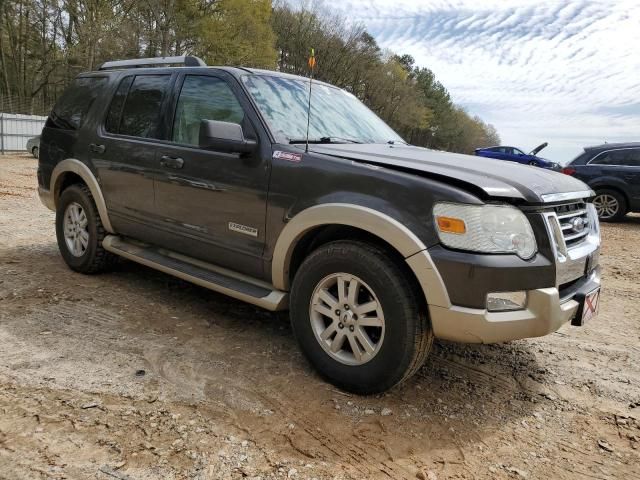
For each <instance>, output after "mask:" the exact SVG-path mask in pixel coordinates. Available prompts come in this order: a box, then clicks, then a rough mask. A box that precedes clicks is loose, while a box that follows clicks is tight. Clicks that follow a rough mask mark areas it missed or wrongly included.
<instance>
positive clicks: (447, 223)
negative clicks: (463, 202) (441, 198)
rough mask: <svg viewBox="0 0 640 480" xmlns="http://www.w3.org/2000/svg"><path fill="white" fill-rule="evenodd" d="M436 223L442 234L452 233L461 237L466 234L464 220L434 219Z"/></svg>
mask: <svg viewBox="0 0 640 480" xmlns="http://www.w3.org/2000/svg"><path fill="white" fill-rule="evenodd" d="M436 221H437V222H438V229H439V230H440V231H441V232H443V233H454V234H457V235H463V234H464V233H466V232H467V226H466V225H465V223H464V220H461V219H460V218H455V217H440V216H438V217H436Z"/></svg>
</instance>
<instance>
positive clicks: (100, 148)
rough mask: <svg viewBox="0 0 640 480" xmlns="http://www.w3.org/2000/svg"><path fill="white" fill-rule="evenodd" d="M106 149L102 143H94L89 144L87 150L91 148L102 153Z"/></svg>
mask: <svg viewBox="0 0 640 480" xmlns="http://www.w3.org/2000/svg"><path fill="white" fill-rule="evenodd" d="M106 149H107V147H105V146H104V145H98V144H96V143H90V144H89V150H91V151H92V152H94V153H104V152H105V150H106Z"/></svg>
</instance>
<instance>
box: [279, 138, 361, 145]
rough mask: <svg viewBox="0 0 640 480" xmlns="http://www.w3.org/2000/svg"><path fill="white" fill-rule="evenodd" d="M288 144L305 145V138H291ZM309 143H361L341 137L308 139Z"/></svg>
mask: <svg viewBox="0 0 640 480" xmlns="http://www.w3.org/2000/svg"><path fill="white" fill-rule="evenodd" d="M289 143H291V144H294V143H307V139H306V138H292V139H290V140H289ZM309 143H362V142H359V141H358V140H353V139H352V138H343V137H320V138H310V139H309Z"/></svg>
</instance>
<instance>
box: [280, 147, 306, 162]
mask: <svg viewBox="0 0 640 480" xmlns="http://www.w3.org/2000/svg"><path fill="white" fill-rule="evenodd" d="M273 158H274V159H279V160H286V161H287V162H295V163H298V162H301V161H302V154H301V153H293V152H283V151H281V150H276V151H275V152H273Z"/></svg>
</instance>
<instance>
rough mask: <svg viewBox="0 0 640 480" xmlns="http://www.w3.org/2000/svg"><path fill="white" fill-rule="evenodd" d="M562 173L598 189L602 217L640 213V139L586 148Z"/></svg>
mask: <svg viewBox="0 0 640 480" xmlns="http://www.w3.org/2000/svg"><path fill="white" fill-rule="evenodd" d="M562 173H565V174H567V175H571V176H572V177H576V178H577V179H579V180H582V181H583V182H584V183H586V184H587V185H589V186H590V187H591V188H592V189H593V190H594V191H595V192H596V196H595V198H594V199H593V205H594V206H595V207H596V211H597V212H598V216H599V217H600V220H602V221H605V222H616V221H620V220H622V219H623V218H624V216H625V215H626V214H627V213H629V212H640V142H635V143H605V144H603V145H598V146H595V147H586V148H585V149H584V152H583V153H581V154H580V155H578V156H577V157H576V158H575V159H573V160H572V161H571V162H569V163H568V164H567V166H566V167H564V168H563V169H562Z"/></svg>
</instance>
